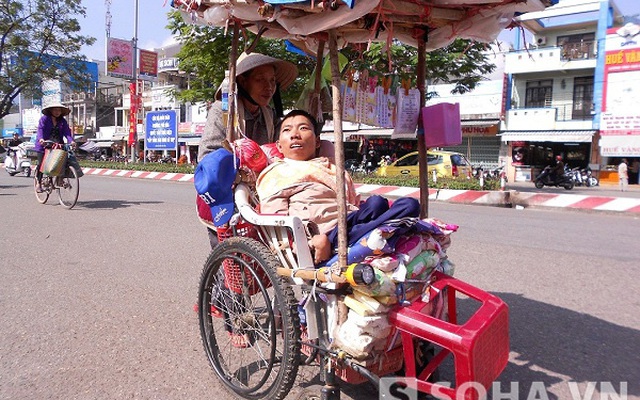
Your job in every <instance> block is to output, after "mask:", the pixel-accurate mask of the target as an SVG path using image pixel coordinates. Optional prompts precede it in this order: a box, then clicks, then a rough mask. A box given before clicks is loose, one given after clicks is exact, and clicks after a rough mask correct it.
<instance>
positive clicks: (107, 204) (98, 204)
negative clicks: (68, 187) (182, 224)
mask: <svg viewBox="0 0 640 400" xmlns="http://www.w3.org/2000/svg"><path fill="white" fill-rule="evenodd" d="M142 204H162V201H126V200H95V201H78V204H77V205H76V207H75V208H76V209H78V208H89V209H102V210H115V209H118V208H127V207H132V206H139V205H142Z"/></svg>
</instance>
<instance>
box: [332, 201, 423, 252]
mask: <svg viewBox="0 0 640 400" xmlns="http://www.w3.org/2000/svg"><path fill="white" fill-rule="evenodd" d="M419 216H420V203H419V202H418V200H416V199H414V198H411V197H402V198H400V199H398V200H396V201H394V202H393V205H392V206H391V207H389V201H388V200H387V199H385V198H384V197H382V196H371V197H369V198H368V199H367V200H366V201H365V202H364V203H362V204H361V205H360V208H359V209H358V210H357V211H353V212H351V213H349V215H347V242H348V243H347V245H348V246H351V245H352V244H354V243H355V242H357V241H358V239H360V238H361V237H362V236H364V235H365V234H367V233H369V232H370V231H371V230H373V229H374V228H377V227H378V226H380V225H382V224H383V223H385V222H387V221H389V220H393V219H400V218H405V217H414V218H417V217H419ZM327 236H328V238H329V241H330V242H331V245H332V246H333V248H337V247H338V226H337V225H336V227H335V228H333V229H332V230H331V231H330V232H329V233H328V234H327Z"/></svg>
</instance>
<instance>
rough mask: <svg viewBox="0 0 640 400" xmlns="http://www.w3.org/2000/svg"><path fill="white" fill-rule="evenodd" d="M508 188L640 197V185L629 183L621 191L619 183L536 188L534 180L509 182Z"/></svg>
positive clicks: (525, 190)
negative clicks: (569, 187)
mask: <svg viewBox="0 0 640 400" xmlns="http://www.w3.org/2000/svg"><path fill="white" fill-rule="evenodd" d="M506 189H507V190H518V191H520V192H536V193H555V194H579V195H584V196H605V197H626V198H634V199H638V198H640V185H635V184H634V185H629V186H628V190H627V191H624V192H621V191H620V188H619V186H618V185H614V184H611V183H603V184H601V185H598V186H593V187H587V186H574V188H573V189H571V190H566V189H564V188H556V187H549V186H545V187H544V188H542V189H536V187H535V186H534V184H533V182H509V183H507V185H506Z"/></svg>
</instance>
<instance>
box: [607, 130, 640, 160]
mask: <svg viewBox="0 0 640 400" xmlns="http://www.w3.org/2000/svg"><path fill="white" fill-rule="evenodd" d="M600 155H602V156H603V157H640V135H612V136H602V137H601V138H600Z"/></svg>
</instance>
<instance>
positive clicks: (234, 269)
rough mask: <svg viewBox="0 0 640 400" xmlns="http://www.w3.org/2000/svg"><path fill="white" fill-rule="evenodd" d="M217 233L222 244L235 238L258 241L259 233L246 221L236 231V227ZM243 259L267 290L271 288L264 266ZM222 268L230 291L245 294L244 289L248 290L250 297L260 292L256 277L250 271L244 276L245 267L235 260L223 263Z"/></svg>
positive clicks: (246, 258) (219, 229)
mask: <svg viewBox="0 0 640 400" xmlns="http://www.w3.org/2000/svg"><path fill="white" fill-rule="evenodd" d="M217 233H218V241H220V242H222V241H224V240H226V239H228V238H230V237H234V236H243V237H249V238H252V239H256V240H258V231H257V230H256V228H255V227H254V226H253V225H251V224H249V223H247V222H245V221H241V222H240V223H238V224H237V225H236V226H235V231H234V227H218V230H217ZM241 258H242V259H243V260H244V261H245V262H247V263H249V264H250V265H251V267H253V270H254V271H255V272H256V275H257V276H258V279H260V282H262V284H263V285H264V286H265V288H268V287H270V286H271V281H270V280H269V279H268V277H267V275H266V273H265V272H264V270H263V269H262V268H263V267H262V266H260V265H259V264H258V263H256V262H255V261H254V260H252V259H251V258H250V257H248V256H245V255H241ZM222 268H223V269H224V285H225V287H227V288H228V289H229V290H231V291H233V292H235V293H239V294H242V293H244V291H243V288H246V289H247V291H248V293H249V295H254V294H256V293H257V292H258V291H259V290H260V285H259V284H258V282H257V281H256V278H255V277H254V275H252V274H251V272H250V271H249V270H248V269H244V274H243V273H242V270H243V267H242V266H240V265H238V264H237V263H235V262H233V260H231V259H226V260H224V261H223V262H222Z"/></svg>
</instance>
